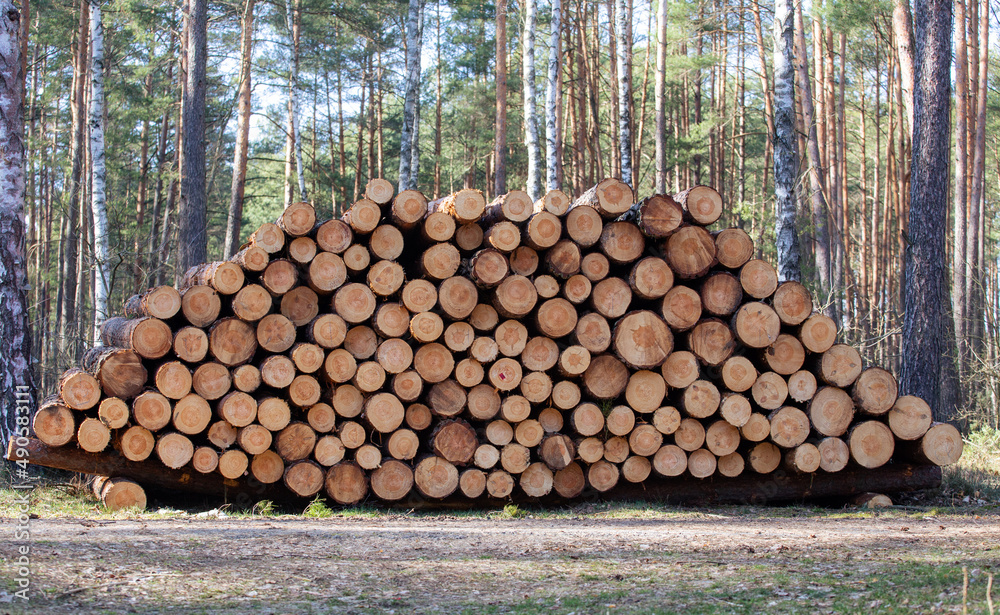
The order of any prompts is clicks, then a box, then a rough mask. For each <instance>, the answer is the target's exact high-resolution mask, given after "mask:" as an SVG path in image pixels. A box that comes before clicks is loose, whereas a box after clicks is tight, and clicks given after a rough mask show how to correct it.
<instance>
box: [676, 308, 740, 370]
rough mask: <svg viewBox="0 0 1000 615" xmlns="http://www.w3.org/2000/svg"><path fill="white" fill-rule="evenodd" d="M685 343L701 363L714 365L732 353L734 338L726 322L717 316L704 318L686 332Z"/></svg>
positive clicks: (734, 346)
mask: <svg viewBox="0 0 1000 615" xmlns="http://www.w3.org/2000/svg"><path fill="white" fill-rule="evenodd" d="M687 345H688V348H689V349H690V350H691V352H693V353H694V354H695V356H697V357H698V359H699V360H700V361H701V362H702V363H704V364H705V365H710V366H713V367H714V366H716V365H721V364H722V362H723V361H725V360H726V359H728V358H729V357H730V355H732V354H733V350H735V348H736V340H735V339H734V338H733V332H732V330H731V329H730V328H729V327H728V326H727V325H726V323H724V322H722V321H721V320H719V319H718V318H706V319H703V320H701V321H699V322H698V324H697V325H695V327H694V328H693V329H691V331H690V332H689V333H688V336H687Z"/></svg>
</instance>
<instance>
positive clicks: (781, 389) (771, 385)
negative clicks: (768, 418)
mask: <svg viewBox="0 0 1000 615" xmlns="http://www.w3.org/2000/svg"><path fill="white" fill-rule="evenodd" d="M750 394H751V395H752V396H753V400H754V402H756V404H757V405H758V406H760V407H761V408H763V409H765V410H777V409H778V408H780V407H781V406H783V405H784V403H785V400H786V399H788V383H786V382H785V379H784V378H782V377H781V376H779V375H778V374H776V373H774V372H764V373H763V374H761V375H760V376H758V377H757V380H756V381H755V382H754V383H753V386H752V387H750Z"/></svg>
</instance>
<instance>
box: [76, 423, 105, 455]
mask: <svg viewBox="0 0 1000 615" xmlns="http://www.w3.org/2000/svg"><path fill="white" fill-rule="evenodd" d="M110 442H111V430H110V429H108V426H107V425H105V424H104V423H102V422H101V421H99V420H97V419H92V418H86V419H83V421H82V422H81V423H80V426H79V427H78V428H77V430H76V443H77V445H78V446H79V447H80V448H82V449H83V450H85V451H87V452H88V453H100V452H101V451H103V450H104V449H106V448H107V447H108V443H110Z"/></svg>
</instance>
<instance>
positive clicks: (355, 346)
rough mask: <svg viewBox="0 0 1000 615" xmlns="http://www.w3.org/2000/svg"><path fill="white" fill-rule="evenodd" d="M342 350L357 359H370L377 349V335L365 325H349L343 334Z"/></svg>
mask: <svg viewBox="0 0 1000 615" xmlns="http://www.w3.org/2000/svg"><path fill="white" fill-rule="evenodd" d="M344 350H346V351H347V352H349V353H351V355H352V356H353V357H354V358H355V359H357V360H359V361H362V360H364V359H370V358H371V357H373V356H375V353H376V352H377V350H378V335H377V334H376V333H375V330H374V329H372V328H371V327H368V326H365V325H359V326H357V327H351V328H350V329H348V330H347V335H346V336H344Z"/></svg>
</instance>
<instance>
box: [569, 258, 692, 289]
mask: <svg viewBox="0 0 1000 615" xmlns="http://www.w3.org/2000/svg"><path fill="white" fill-rule="evenodd" d="M661 260H662V259H661ZM610 272H611V263H610V262H609V261H608V257H607V256H604V255H603V254H601V253H600V252H591V253H589V254H586V255H584V257H583V259H582V260H581V261H580V274H581V275H583V276H584V277H586V278H587V279H588V280H590V281H591V282H600V281H601V280H603V279H604V278H606V277H608V274H609V273H610ZM670 275H671V277H670V279H671V284H672V283H673V282H672V280H673V272H672V271H671V272H670Z"/></svg>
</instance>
